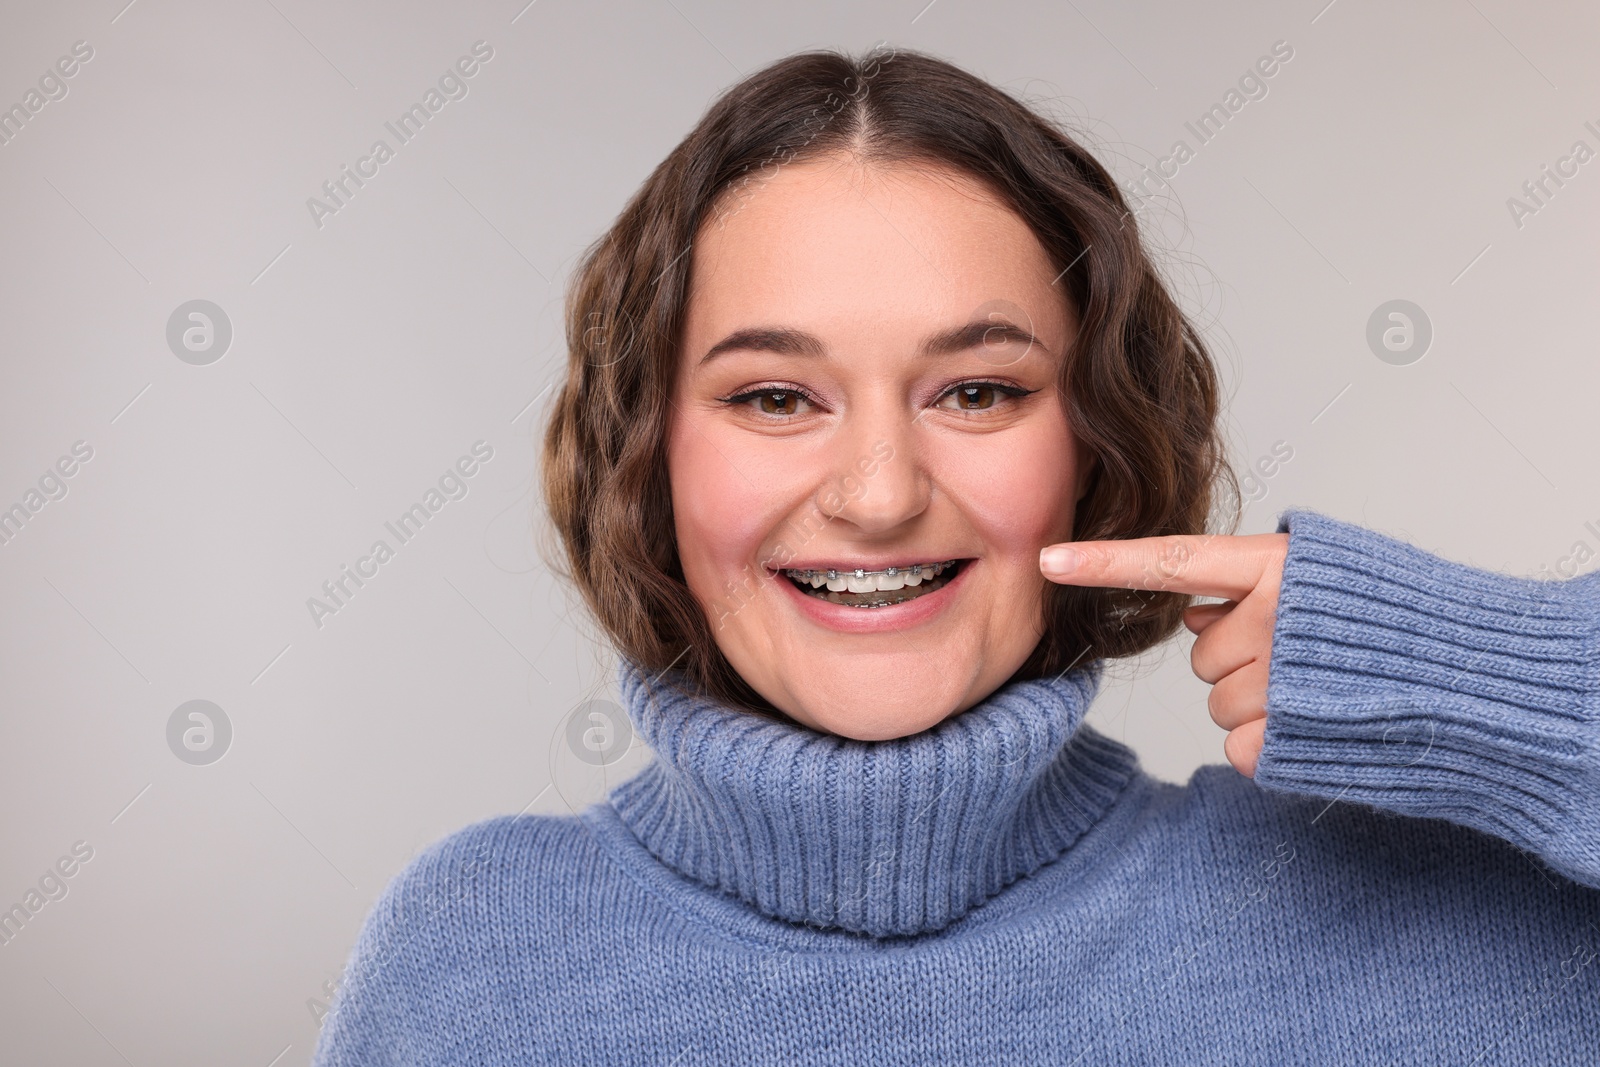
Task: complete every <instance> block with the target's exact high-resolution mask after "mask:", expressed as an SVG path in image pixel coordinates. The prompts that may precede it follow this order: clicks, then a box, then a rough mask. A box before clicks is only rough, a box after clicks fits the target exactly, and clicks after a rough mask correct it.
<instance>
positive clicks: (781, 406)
mask: <svg viewBox="0 0 1600 1067" xmlns="http://www.w3.org/2000/svg"><path fill="white" fill-rule="evenodd" d="M757 395H758V396H759V397H760V400H761V411H762V413H763V414H767V415H793V414H794V413H795V412H796V411H798V410H799V408H800V394H799V393H783V392H773V393H760V394H757Z"/></svg>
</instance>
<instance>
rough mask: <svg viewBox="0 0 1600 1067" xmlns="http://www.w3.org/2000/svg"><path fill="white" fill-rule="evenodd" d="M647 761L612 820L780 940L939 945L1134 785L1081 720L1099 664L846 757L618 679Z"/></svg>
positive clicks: (1126, 766)
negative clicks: (820, 929) (923, 940)
mask: <svg viewBox="0 0 1600 1067" xmlns="http://www.w3.org/2000/svg"><path fill="white" fill-rule="evenodd" d="M619 673H620V680H621V688H622V693H623V697H624V700H625V703H626V705H627V708H628V714H629V716H630V718H631V719H632V721H633V724H634V727H635V729H636V730H637V732H638V733H639V735H640V736H641V737H642V738H643V739H644V740H645V742H646V743H647V744H649V745H650V747H651V748H652V749H653V750H654V752H655V754H656V760H655V761H654V762H652V763H651V764H650V765H649V766H647V767H646V768H645V770H644V771H642V772H641V773H640V774H638V775H636V776H635V777H633V778H631V779H629V780H628V781H626V782H624V783H622V784H621V785H619V786H617V787H616V789H614V790H613V791H612V794H611V803H612V805H613V807H614V808H615V809H616V811H617V813H618V815H619V816H620V817H621V819H622V821H623V822H624V823H625V824H626V825H627V826H628V827H629V829H631V830H632V831H633V833H634V834H635V836H637V837H638V839H639V840H640V842H641V843H643V844H644V845H645V847H646V848H648V849H649V850H650V851H651V852H652V853H654V854H655V856H656V857H657V858H658V859H659V860H661V861H662V862H663V863H665V864H667V865H668V866H670V867H672V868H674V869H676V870H677V871H679V872H680V873H682V874H684V875H686V876H687V877H690V878H693V879H695V880H697V881H699V882H701V883H703V884H705V885H707V886H709V887H711V888H714V889H718V890H721V891H724V892H728V893H732V894H735V895H736V896H738V897H740V898H742V899H743V900H744V901H745V902H746V903H748V904H749V905H751V906H752V907H754V908H757V909H759V910H760V911H762V912H764V913H766V914H768V915H770V916H773V917H776V918H781V919H786V920H788V921H791V922H796V923H806V924H811V925H817V926H824V927H834V928H840V929H845V930H850V931H854V932H856V933H861V934H867V935H871V936H874V937H889V936H899V935H912V934H919V933H926V932H929V931H932V930H937V929H940V928H942V927H944V926H946V925H948V924H949V923H951V922H953V921H955V920H956V919H957V918H960V917H961V916H962V915H964V914H965V913H967V912H968V911H970V910H972V909H973V908H975V907H977V906H978V905H980V904H982V903H984V902H985V901H986V900H989V899H990V898H992V897H993V896H995V895H996V894H998V893H999V892H1000V891H1001V890H1003V889H1004V888H1005V887H1006V886H1007V885H1009V884H1011V883H1012V882H1014V881H1016V880H1017V879H1018V878H1021V877H1023V876H1024V875H1027V874H1029V873H1031V872H1033V871H1034V870H1037V869H1038V868H1039V867H1041V866H1043V865H1044V864H1046V863H1049V862H1051V861H1052V860H1054V859H1057V858H1058V857H1060V856H1061V855H1062V854H1063V853H1064V852H1066V851H1067V850H1068V849H1069V848H1071V846H1072V845H1073V843H1074V842H1075V841H1077V840H1078V838H1080V837H1081V836H1082V835H1083V834H1084V833H1085V832H1086V831H1087V830H1088V829H1089V828H1090V827H1092V826H1093V825H1094V823H1095V822H1096V821H1097V820H1098V819H1099V818H1100V817H1101V816H1103V815H1104V814H1105V813H1106V812H1107V811H1108V810H1109V809H1110V808H1111V806H1112V804H1113V803H1114V802H1115V800H1116V798H1117V797H1118V795H1119V794H1120V793H1121V791H1122V789H1123V787H1124V786H1125V785H1126V784H1127V783H1128V781H1129V780H1130V779H1131V778H1132V777H1133V775H1135V774H1136V773H1137V760H1136V758H1135V756H1134V754H1133V752H1132V751H1131V750H1129V749H1128V748H1127V747H1126V746H1124V745H1122V744H1120V743H1118V742H1116V741H1113V740H1111V739H1110V738H1107V737H1105V736H1103V735H1101V734H1099V733H1098V732H1096V731H1094V730H1093V729H1091V728H1089V727H1088V726H1086V725H1084V723H1083V718H1084V715H1085V713H1086V712H1087V711H1088V707H1089V703H1090V701H1091V700H1092V699H1093V697H1094V695H1095V693H1096V692H1097V691H1098V689H1099V684H1100V664H1099V662H1098V661H1095V662H1092V663H1090V664H1089V665H1087V666H1085V667H1082V668H1079V669H1078V670H1075V671H1072V672H1069V673H1067V674H1064V675H1062V676H1060V677H1058V678H1056V679H1051V680H1037V681H1025V682H1013V683H1010V684H1009V685H1006V686H1004V687H1003V688H1001V689H1000V690H998V691H996V692H995V693H993V694H991V695H990V696H989V697H987V698H986V699H985V700H984V701H983V702H981V703H979V704H977V705H975V706H974V707H972V708H970V709H968V710H967V711H964V712H961V713H960V714H957V715H953V716H951V717H950V718H948V719H946V720H944V721H943V722H941V723H939V724H937V725H936V726H934V727H932V728H930V729H928V730H924V731H922V732H921V733H917V734H912V735H910V736H909V737H899V738H893V739H891V740H886V741H855V740H851V739H848V738H842V737H838V736H835V735H833V734H825V733H820V732H817V731H814V730H811V729H809V728H807V727H804V726H801V725H798V724H790V723H782V722H776V721H772V720H769V719H766V718H762V717H758V716H755V715H751V714H750V713H748V712H745V711H741V710H737V709H734V708H730V707H727V706H725V705H722V704H719V703H717V702H715V701H712V700H709V699H707V698H705V697H703V696H695V695H692V694H691V693H690V692H689V691H688V688H687V687H688V682H687V679H685V678H684V677H683V676H682V675H679V674H665V675H662V676H660V678H659V679H657V678H652V677H650V676H646V675H644V674H642V673H641V672H640V671H638V670H637V669H636V668H634V667H633V666H632V665H631V664H629V663H627V662H626V661H625V662H624V663H623V664H622V665H621V669H620V672H619Z"/></svg>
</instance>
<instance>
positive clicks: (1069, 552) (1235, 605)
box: [1039, 533, 1289, 777]
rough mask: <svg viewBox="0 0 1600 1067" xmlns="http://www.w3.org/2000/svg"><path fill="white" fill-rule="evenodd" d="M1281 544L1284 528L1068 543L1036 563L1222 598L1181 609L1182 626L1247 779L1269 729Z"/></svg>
mask: <svg viewBox="0 0 1600 1067" xmlns="http://www.w3.org/2000/svg"><path fill="white" fill-rule="evenodd" d="M1288 551H1289V535H1288V534H1276V533H1275V534H1253V535H1251V536H1248V537H1232V536H1225V535H1222V534H1204V535H1189V534H1176V535H1172V536H1168V537H1140V538H1134V539H1131V540H1122V541H1070V542H1066V543H1064V544H1059V545H1050V546H1048V547H1046V548H1045V549H1044V550H1043V551H1041V552H1040V553H1039V568H1040V570H1042V571H1043V572H1044V576H1045V577H1046V578H1048V579H1050V580H1051V581H1052V582H1057V583H1059V584H1061V585H1084V586H1097V587H1109V588H1116V589H1146V590H1165V591H1167V592H1174V593H1191V594H1194V595H1196V596H1207V597H1222V598H1224V599H1225V600H1226V601H1227V603H1224V604H1195V605H1191V606H1190V607H1189V608H1187V609H1185V611H1184V613H1183V624H1184V625H1185V626H1187V627H1188V628H1189V629H1190V630H1191V631H1193V632H1194V633H1195V634H1197V635H1198V636H1197V637H1196V638H1195V642H1194V650H1193V652H1192V653H1191V654H1190V657H1189V662H1190V664H1191V665H1192V666H1193V667H1194V673H1195V674H1197V675H1199V677H1200V678H1201V680H1202V681H1206V682H1209V683H1210V684H1211V696H1210V698H1209V699H1208V700H1207V701H1206V704H1207V706H1208V707H1209V708H1210V710H1211V718H1212V720H1213V721H1214V722H1215V723H1216V724H1217V725H1218V726H1220V727H1222V728H1223V729H1224V730H1227V731H1228V736H1227V738H1226V739H1225V740H1224V741H1223V743H1222V751H1223V753H1224V755H1226V756H1227V757H1228V762H1229V763H1231V764H1233V766H1234V768H1235V769H1237V770H1238V771H1239V773H1240V774H1243V775H1246V776H1247V777H1253V776H1254V775H1255V771H1256V759H1257V758H1258V757H1259V756H1260V755H1261V744H1262V741H1263V740H1264V739H1265V736H1266V730H1267V664H1268V661H1269V660H1270V658H1271V655H1272V629H1273V623H1274V622H1275V621H1276V620H1277V610H1278V589H1279V588H1280V586H1282V584H1283V561H1284V557H1285V556H1286V555H1287V554H1288ZM1074 555H1075V562H1074Z"/></svg>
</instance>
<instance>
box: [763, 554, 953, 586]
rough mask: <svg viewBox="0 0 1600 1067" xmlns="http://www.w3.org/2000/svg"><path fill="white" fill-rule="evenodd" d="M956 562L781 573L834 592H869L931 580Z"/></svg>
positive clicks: (914, 584) (919, 583) (787, 571)
mask: <svg viewBox="0 0 1600 1067" xmlns="http://www.w3.org/2000/svg"><path fill="white" fill-rule="evenodd" d="M955 564H956V561H955V560H946V561H945V562H943V563H912V564H908V565H906V566H903V567H886V568H884V569H883V570H878V571H869V570H866V569H864V568H861V567H857V568H856V569H854V570H847V571H840V570H825V571H806V570H786V571H784V573H785V574H787V575H788V576H789V577H791V578H793V579H794V580H796V581H799V582H809V583H810V584H811V588H813V589H820V588H822V587H823V586H824V585H826V586H827V587H828V589H829V591H830V592H834V593H872V592H876V591H879V590H883V591H888V590H893V589H904V588H905V587H906V586H908V585H911V586H916V585H921V584H922V583H923V582H930V581H932V580H933V578H934V576H935V575H937V574H941V573H943V572H944V570H945V569H946V568H948V567H953V566H955Z"/></svg>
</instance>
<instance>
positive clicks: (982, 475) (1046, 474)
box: [940, 427, 1076, 584]
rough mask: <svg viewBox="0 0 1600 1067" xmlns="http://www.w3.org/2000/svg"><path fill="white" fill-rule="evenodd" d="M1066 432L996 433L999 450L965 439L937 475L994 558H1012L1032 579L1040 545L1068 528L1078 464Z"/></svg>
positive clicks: (1062, 537)
mask: <svg viewBox="0 0 1600 1067" xmlns="http://www.w3.org/2000/svg"><path fill="white" fill-rule="evenodd" d="M1065 435H1066V430H1065V428H1064V427H1062V428H1061V429H1059V430H1056V431H1054V432H1048V433H1046V432H1039V433H1030V434H1027V435H1023V434H1005V435H997V436H996V438H995V443H996V444H997V445H998V444H999V442H1000V439H1001V437H1004V438H1005V445H1004V448H1003V451H1001V450H991V449H989V448H987V447H986V445H987V442H984V443H982V444H981V445H979V446H978V447H972V446H971V445H970V443H969V446H968V447H966V448H963V449H961V450H960V451H959V452H952V454H951V455H949V456H948V457H947V458H946V459H945V460H944V461H943V463H942V468H943V471H944V474H943V476H942V477H941V478H940V481H941V482H943V483H944V485H945V488H946V491H947V492H948V493H950V495H951V496H952V497H953V498H954V499H955V501H956V503H957V505H958V506H959V507H960V508H961V510H962V512H963V513H964V514H965V515H966V517H967V519H968V521H969V522H970V523H972V524H973V525H974V526H975V527H976V528H977V531H978V534H979V536H980V537H981V538H982V540H983V541H984V543H985V544H986V545H988V546H989V548H990V550H991V551H993V552H995V553H997V554H998V555H999V556H1000V557H1001V559H1000V560H999V561H997V562H1006V563H1014V564H1015V565H1016V566H1017V568H1018V570H1019V574H1022V576H1023V577H1025V579H1026V581H1027V582H1028V583H1030V584H1031V583H1032V582H1033V580H1034V579H1036V578H1038V577H1039V573H1038V564H1037V560H1038V554H1039V549H1040V548H1042V547H1044V546H1045V545H1047V544H1054V543H1055V542H1057V541H1061V540H1065V539H1066V538H1067V537H1068V536H1069V535H1070V533H1071V530H1072V514H1073V507H1074V504H1075V501H1074V499H1073V495H1074V492H1075V489H1076V486H1075V477H1074V475H1075V473H1076V468H1075V465H1074V457H1073V453H1072V450H1071V442H1070V438H1067V437H1066V436H1065Z"/></svg>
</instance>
